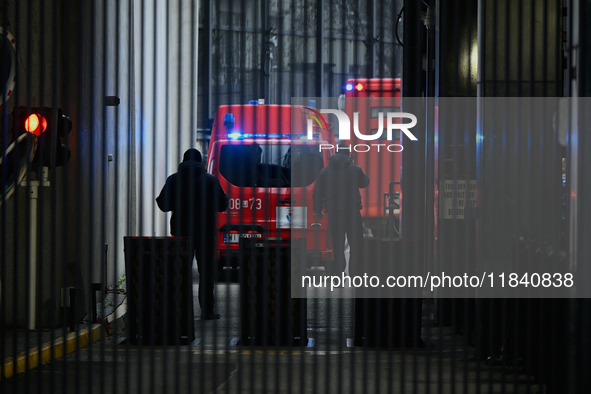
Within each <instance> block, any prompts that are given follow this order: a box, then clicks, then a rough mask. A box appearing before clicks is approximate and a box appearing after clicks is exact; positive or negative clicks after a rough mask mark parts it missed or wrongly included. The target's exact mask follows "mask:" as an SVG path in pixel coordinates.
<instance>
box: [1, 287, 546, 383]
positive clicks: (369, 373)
mask: <svg viewBox="0 0 591 394" xmlns="http://www.w3.org/2000/svg"><path fill="white" fill-rule="evenodd" d="M196 290H197V288H196V286H195V289H194V294H197V291H196ZM341 291H348V289H341ZM217 300H218V303H217V309H218V311H219V312H220V313H221V315H222V318H221V319H220V320H211V321H201V320H196V322H195V328H196V335H197V337H198V339H197V340H196V341H195V342H193V344H191V345H185V346H178V347H168V348H163V347H159V346H153V347H150V346H132V345H129V343H128V342H126V341H125V337H126V333H125V331H123V332H120V333H118V334H117V335H114V336H111V337H108V338H105V339H103V340H100V341H98V342H95V343H93V344H91V345H90V346H87V347H86V348H84V349H81V350H79V351H76V352H74V353H71V354H70V355H68V356H66V357H64V358H63V359H60V360H56V361H54V362H50V363H48V364H46V365H44V366H42V367H41V368H38V369H35V370H30V371H27V372H25V373H23V374H20V375H18V376H16V377H14V378H11V379H8V380H6V381H4V382H0V385H1V386H0V388H1V389H2V390H1V392H2V393H26V392H33V393H84V392H89V393H186V392H196V393H213V392H220V393H223V392H228V393H236V392H238V393H288V392H295V393H300V392H305V393H314V392H318V393H320V392H322V393H324V392H330V393H353V392H356V393H370V392H371V393H374V392H375V393H413V392H414V393H538V392H543V390H542V388H541V387H539V386H537V385H535V384H533V383H532V382H531V379H529V378H528V377H527V376H524V375H515V374H513V373H512V371H511V370H510V369H505V368H503V367H500V366H494V367H493V366H489V365H485V364H483V363H480V362H476V361H475V360H474V358H473V357H474V350H473V349H472V348H471V347H469V346H467V345H466V344H465V341H464V339H463V337H460V336H457V335H455V334H454V333H452V332H451V331H450V329H448V328H443V329H442V328H438V327H433V324H432V323H433V322H432V316H431V315H430V314H429V313H428V310H429V308H428V307H424V309H423V310H424V313H423V319H422V321H423V327H422V328H423V336H424V337H428V338H429V340H430V342H431V343H432V347H430V348H426V349H396V350H393V351H383V350H379V349H371V348H370V349H361V348H350V347H347V338H352V337H353V334H354V304H353V301H352V300H349V299H313V300H309V302H308V336H309V337H310V338H312V339H313V341H311V342H312V344H313V346H311V347H297V348H291V349H288V348H282V347H280V348H276V347H270V348H263V347H254V346H244V347H242V346H233V345H232V343H233V342H235V338H237V337H239V336H240V311H239V305H238V300H239V285H238V284H235V283H234V284H219V285H218V286H217ZM427 306H428V305H427ZM195 316H196V318H198V317H199V316H200V310H199V306H198V302H197V300H196V299H195Z"/></svg>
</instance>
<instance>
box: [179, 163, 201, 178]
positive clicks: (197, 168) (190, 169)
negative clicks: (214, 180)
mask: <svg viewBox="0 0 591 394" xmlns="http://www.w3.org/2000/svg"><path fill="white" fill-rule="evenodd" d="M178 172H179V174H180V175H181V176H183V175H188V174H195V173H196V175H201V174H204V173H206V172H207V170H206V169H205V167H204V166H203V164H201V163H200V162H198V161H195V160H185V161H183V162H182V163H181V164H179V171H178Z"/></svg>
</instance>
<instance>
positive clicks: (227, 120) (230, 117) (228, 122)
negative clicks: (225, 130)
mask: <svg viewBox="0 0 591 394" xmlns="http://www.w3.org/2000/svg"><path fill="white" fill-rule="evenodd" d="M224 126H227V127H234V114H233V113H228V114H225V115H224Z"/></svg>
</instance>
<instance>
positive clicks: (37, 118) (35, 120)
mask: <svg viewBox="0 0 591 394" xmlns="http://www.w3.org/2000/svg"><path fill="white" fill-rule="evenodd" d="M46 129H47V119H45V117H43V116H41V115H40V114H31V115H29V116H28V117H27V119H25V130H26V131H27V132H28V133H33V134H35V135H41V133H43V132H44V131H45V130H46Z"/></svg>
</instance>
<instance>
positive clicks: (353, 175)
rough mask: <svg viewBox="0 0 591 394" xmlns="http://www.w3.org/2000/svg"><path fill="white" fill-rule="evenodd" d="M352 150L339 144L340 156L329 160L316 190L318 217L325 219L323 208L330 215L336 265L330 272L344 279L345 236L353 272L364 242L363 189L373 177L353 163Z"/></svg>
mask: <svg viewBox="0 0 591 394" xmlns="http://www.w3.org/2000/svg"><path fill="white" fill-rule="evenodd" d="M350 149H351V148H350V147H349V146H348V145H345V144H342V143H341V144H339V146H338V147H337V153H336V154H335V155H333V156H332V157H331V158H330V159H328V165H327V166H326V167H325V168H323V169H322V170H321V171H320V173H319V174H318V178H317V179H316V185H315V186H314V193H313V202H314V215H315V216H316V217H318V218H320V219H322V218H324V212H323V208H324V209H325V210H326V213H327V215H328V232H329V234H330V237H331V239H332V249H333V254H334V262H333V265H332V267H330V268H328V269H327V272H328V273H329V274H330V275H340V274H341V273H342V272H343V271H344V270H345V267H346V261H345V235H346V236H347V240H348V242H349V247H350V254H349V272H351V267H352V264H351V262H355V261H358V260H359V257H360V255H359V254H360V251H361V248H362V242H363V223H362V222H361V213H360V212H359V211H360V210H361V208H362V203H361V193H360V192H359V189H360V188H365V187H367V186H368V185H369V177H368V176H367V175H366V174H365V172H363V169H362V168H361V167H360V166H357V165H355V164H354V163H353V158H352V157H351V156H350V155H349V153H350Z"/></svg>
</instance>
